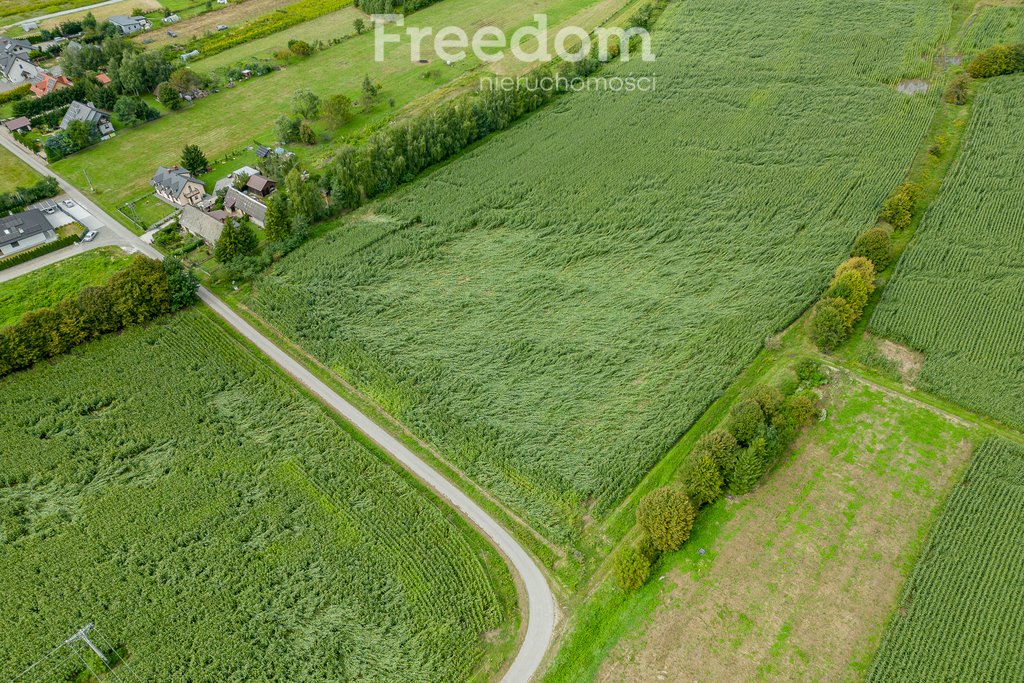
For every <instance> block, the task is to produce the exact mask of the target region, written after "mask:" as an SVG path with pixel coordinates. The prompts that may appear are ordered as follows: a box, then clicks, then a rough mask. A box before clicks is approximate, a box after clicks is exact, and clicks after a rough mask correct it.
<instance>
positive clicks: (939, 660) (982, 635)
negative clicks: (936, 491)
mask: <svg viewBox="0 0 1024 683" xmlns="http://www.w3.org/2000/svg"><path fill="white" fill-rule="evenodd" d="M1022 547H1024V446H1021V445H1019V444H1014V443H1011V442H1009V441H1005V440H1002V439H992V440H990V441H986V442H985V443H984V444H982V446H981V448H979V449H978V452H977V454H976V455H975V456H974V458H973V459H972V462H971V466H970V469H968V470H967V473H966V474H965V475H964V478H963V481H962V482H961V483H960V485H959V486H957V487H956V489H955V490H954V491H953V495H952V496H951V497H950V499H949V502H948V503H947V504H946V508H945V509H944V510H943V512H942V517H941V518H940V519H939V521H938V523H937V524H936V527H935V530H934V531H933V532H932V534H931V535H930V536H929V538H928V544H927V546H926V547H925V551H924V554H923V556H922V557H921V559H920V560H919V561H918V562H917V564H916V565H915V566H914V571H913V574H912V575H911V577H910V581H909V582H908V583H907V585H906V587H905V588H904V590H903V595H902V597H901V599H900V609H899V610H898V612H897V613H896V614H895V615H894V617H893V620H892V623H891V624H890V625H889V628H888V629H887V630H886V633H885V637H884V639H883V641H882V647H881V648H880V649H879V651H878V654H877V656H876V658H875V661H874V663H873V665H872V667H871V671H870V673H869V675H868V677H867V680H868V681H871V682H872V683H874V682H878V683H883V682H888V681H953V680H958V681H1020V680H1024V649H1022V648H1021V647H1020V640H1021V638H1020V635H1021V629H1022V628H1024V618H1022V616H1021V611H1020V609H1019V606H1020V605H1021V604H1024V563H1022V562H1021V555H1020V551H1021V548H1022Z"/></svg>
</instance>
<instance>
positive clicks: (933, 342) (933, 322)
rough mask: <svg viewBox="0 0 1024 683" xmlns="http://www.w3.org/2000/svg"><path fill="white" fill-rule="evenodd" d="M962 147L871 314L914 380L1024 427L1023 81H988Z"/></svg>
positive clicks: (880, 332)
mask: <svg viewBox="0 0 1024 683" xmlns="http://www.w3.org/2000/svg"><path fill="white" fill-rule="evenodd" d="M975 107H976V109H975V111H974V112H973V114H972V117H973V118H972V122H971V124H970V128H969V130H968V131H967V133H966V138H965V142H964V147H963V151H962V152H961V156H960V158H959V159H958V160H957V163H956V165H955V167H954V168H953V169H952V170H951V171H950V174H949V176H948V177H947V179H946V181H945V183H944V184H943V186H942V189H941V191H940V193H939V197H938V199H937V200H936V202H935V203H934V204H933V205H932V207H931V209H930V210H929V212H928V213H927V214H926V215H925V217H924V220H923V222H922V225H921V228H920V233H919V236H918V237H917V239H916V240H915V242H914V244H913V245H912V246H911V247H910V248H909V249H908V250H907V251H906V253H905V255H904V257H903V259H902V260H901V261H900V263H899V265H898V266H897V270H896V274H895V276H894V277H893V282H892V283H891V284H890V285H889V286H888V287H887V288H886V290H885V294H884V295H883V297H882V301H881V304H880V305H879V307H878V309H877V310H876V312H875V315H874V317H873V318H872V321H871V327H872V329H873V331H875V332H876V333H878V334H880V335H883V336H886V337H889V338H891V339H894V340H896V341H899V342H902V343H905V344H907V345H909V346H911V347H913V348H914V349H917V350H919V351H922V352H924V354H925V358H926V360H925V364H924V369H923V370H922V372H921V375H920V377H919V379H918V383H919V384H920V385H921V386H922V387H924V388H927V389H928V390H931V391H934V392H936V393H939V394H943V395H945V396H948V397H950V398H952V399H954V400H956V401H959V402H961V403H963V404H964V405H966V406H968V407H970V408H972V409H975V410H979V411H982V412H985V413H988V414H990V415H992V416H994V417H997V418H999V419H1001V420H1004V421H1006V422H1009V423H1012V424H1014V425H1016V426H1018V427H1021V426H1024V307H1022V306H1021V302H1020V297H1021V292H1022V291H1024V119H1022V117H1021V111H1022V110H1024V78H1021V77H1007V78H1001V79H999V80H997V81H993V82H991V83H989V84H987V87H986V90H985V91H984V92H983V93H982V95H981V97H980V98H979V100H978V102H977V103H976V104H975Z"/></svg>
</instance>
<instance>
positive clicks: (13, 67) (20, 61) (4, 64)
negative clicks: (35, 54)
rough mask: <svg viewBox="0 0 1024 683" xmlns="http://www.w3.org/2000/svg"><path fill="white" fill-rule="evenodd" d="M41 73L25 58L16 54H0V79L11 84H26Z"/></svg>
mask: <svg viewBox="0 0 1024 683" xmlns="http://www.w3.org/2000/svg"><path fill="white" fill-rule="evenodd" d="M42 73H43V70H42V69H40V68H39V67H38V66H36V65H35V64H33V63H32V62H30V61H28V59H27V58H26V57H20V56H18V55H16V54H6V53H0V78H2V79H3V80H5V81H9V82H11V83H18V84H21V83H26V82H30V81H32V80H33V79H34V78H36V77H38V76H39V75H40V74H42Z"/></svg>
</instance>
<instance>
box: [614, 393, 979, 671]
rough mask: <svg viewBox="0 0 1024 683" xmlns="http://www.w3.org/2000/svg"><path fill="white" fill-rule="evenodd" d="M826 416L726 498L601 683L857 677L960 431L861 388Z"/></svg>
mask: <svg viewBox="0 0 1024 683" xmlns="http://www.w3.org/2000/svg"><path fill="white" fill-rule="evenodd" d="M829 413H830V415H829V417H828V419H827V420H826V421H825V422H823V423H821V424H819V425H818V426H816V427H814V428H813V429H812V430H811V431H810V432H809V433H808V434H806V435H805V436H804V437H802V439H801V441H800V442H799V444H798V445H797V448H796V450H795V455H794V456H793V457H792V458H791V459H789V460H788V461H787V462H786V463H784V464H783V465H782V466H781V467H780V468H779V469H778V470H777V471H775V472H774V473H772V474H771V475H769V477H768V479H767V480H766V481H765V483H763V484H762V485H761V487H760V488H759V489H758V490H757V491H755V492H754V493H752V494H750V495H748V496H745V497H744V498H743V499H741V500H738V501H735V502H733V503H730V505H735V506H737V509H736V512H735V514H734V515H733V516H732V518H731V519H730V520H729V521H728V522H726V524H725V527H724V528H723V529H722V533H721V534H720V535H719V537H718V539H719V540H716V541H715V543H714V545H716V546H717V547H709V548H708V550H709V552H711V553H713V554H714V559H713V561H712V564H711V565H710V567H707V568H705V569H703V570H701V571H698V572H696V573H695V574H689V573H687V574H682V573H680V572H679V571H678V570H675V571H673V572H672V573H670V574H669V576H667V577H666V578H665V580H666V581H671V582H672V584H673V585H674V588H673V589H672V590H671V592H669V593H667V598H666V599H665V600H664V601H663V603H662V605H661V606H660V607H659V608H658V609H657V610H656V611H655V613H654V615H653V617H652V618H651V620H650V622H649V623H648V624H647V626H646V627H645V630H644V632H643V633H641V634H638V635H637V637H635V638H630V639H624V640H623V641H622V642H620V643H619V645H618V646H617V647H616V648H615V650H613V652H612V655H611V657H609V659H608V660H607V661H606V662H605V664H604V666H603V668H602V670H601V673H600V676H599V679H600V680H602V681H616V682H618V681H658V680H669V681H716V682H717V681H750V680H784V681H805V680H806V681H840V680H855V679H859V678H861V677H862V674H863V671H864V669H865V668H866V666H867V665H868V663H869V662H870V657H871V656H872V654H873V653H874V650H875V648H876V647H877V644H878V641H879V638H880V637H881V633H882V629H883V627H884V625H885V623H886V620H887V619H888V617H889V615H890V614H891V613H892V610H893V609H895V605H896V600H897V596H898V594H899V590H900V587H901V586H902V584H903V582H904V580H905V578H906V575H907V573H908V572H909V570H910V567H911V566H912V564H913V560H914V557H915V555H916V554H917V552H918V551H919V548H920V546H921V543H922V541H923V539H924V536H925V534H926V532H927V528H928V527H929V526H930V523H931V520H932V518H933V517H934V515H935V513H936V510H937V508H938V507H939V506H940V505H941V503H942V501H943V500H944V499H945V497H946V494H947V492H948V490H949V488H950V486H951V485H952V483H953V481H954V479H955V477H956V475H957V473H958V472H959V471H960V470H961V468H962V466H963V465H964V463H965V462H966V460H967V457H968V456H969V453H970V442H969V441H968V440H967V438H968V436H969V432H968V430H967V429H966V428H965V427H963V426H962V425H960V424H958V423H957V422H954V421H952V420H949V419H947V418H946V417H944V416H942V415H938V414H936V413H934V412H931V411H930V410H929V409H927V408H924V407H922V406H919V405H916V404H912V403H908V402H905V401H903V400H901V399H899V398H897V397H894V396H892V395H888V394H887V393H884V392H882V391H880V390H878V389H874V388H868V387H866V386H863V385H860V384H847V385H845V386H843V387H842V388H841V389H840V390H839V396H838V398H837V401H836V403H835V404H834V405H833V407H832V408H830V409H829ZM689 550H690V551H691V552H695V551H696V549H689ZM685 551H686V550H684V552H685Z"/></svg>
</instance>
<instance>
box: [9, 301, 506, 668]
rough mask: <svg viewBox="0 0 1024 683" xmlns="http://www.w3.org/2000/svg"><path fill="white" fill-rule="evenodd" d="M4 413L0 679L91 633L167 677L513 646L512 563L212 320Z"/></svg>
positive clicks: (184, 319)
mask: <svg viewBox="0 0 1024 683" xmlns="http://www.w3.org/2000/svg"><path fill="white" fill-rule="evenodd" d="M140 369H141V370H140ZM0 409H3V411H4V413H5V415H7V420H6V424H5V428H4V430H3V433H2V434H0V482H2V488H0V583H2V585H3V586H4V590H3V591H2V592H0V618H2V619H3V621H4V623H5V624H6V625H5V627H4V628H3V629H0V648H2V650H3V652H4V656H3V657H2V658H0V676H4V677H5V678H10V677H12V676H15V674H17V673H19V672H21V671H22V670H23V669H25V668H26V667H27V666H29V665H30V664H32V663H33V662H35V661H37V660H38V659H41V658H43V656H44V655H46V654H47V653H49V652H51V651H52V650H53V649H54V648H55V647H56V646H57V645H59V644H60V643H61V642H62V641H63V639H64V638H66V637H68V636H69V635H70V633H71V632H72V631H73V630H74V629H75V628H78V627H80V626H82V625H84V624H85V623H87V622H93V623H95V624H96V626H97V627H98V628H99V629H100V630H101V631H102V632H103V634H104V635H105V636H106V638H107V639H108V640H109V641H110V644H111V646H113V647H117V648H118V649H119V651H120V652H121V653H122V655H124V656H126V657H127V661H128V665H129V667H130V669H131V671H132V672H133V673H134V678H138V679H139V680H152V681H171V680H182V681H184V680H207V681H227V680H289V681H323V680H375V681H408V680H422V681H458V682H461V681H466V680H475V679H477V678H479V680H486V679H488V678H489V676H490V675H491V674H493V671H490V670H486V671H481V670H480V668H479V667H480V665H481V663H482V662H484V661H486V662H488V663H489V664H494V661H493V652H494V651H495V650H498V651H500V653H501V654H502V655H506V654H508V652H509V649H510V648H511V647H512V645H513V641H514V625H513V624H514V622H515V621H516V620H515V614H516V608H515V590H514V588H513V586H512V583H511V577H510V576H509V574H508V573H507V570H506V569H505V566H504V564H503V563H502V561H501V560H500V558H499V557H498V556H497V554H496V553H495V552H493V551H492V550H491V549H490V547H489V546H487V545H486V544H485V543H484V541H483V540H482V539H481V538H480V537H479V536H477V535H476V533H475V532H474V531H472V530H471V529H470V528H469V527H468V525H467V524H465V523H464V522H462V521H461V520H460V519H459V518H458V517H457V515H456V513H455V512H454V511H452V510H451V509H450V508H448V507H447V506H445V505H444V504H442V503H441V502H439V501H437V500H436V499H434V498H433V497H432V496H430V495H428V494H427V493H425V492H424V490H423V489H422V488H421V487H420V486H419V485H418V484H416V483H414V482H413V481H412V480H411V478H410V477H409V476H408V475H406V474H405V473H404V472H403V471H401V469H400V468H398V467H397V466H396V465H395V464H394V463H392V462H391V461H390V460H389V459H388V458H386V457H385V456H383V455H382V454H380V453H379V452H378V451H377V450H376V449H375V448H374V447H372V446H370V445H369V444H368V443H367V442H366V441H364V440H363V439H362V438H361V437H358V436H357V435H355V433H354V432H353V431H351V429H350V428H349V427H347V426H346V425H345V424H344V423H342V422H341V421H340V420H338V419H336V418H335V417H334V416H333V415H332V414H329V413H328V412H327V411H326V409H324V408H323V407H322V406H321V405H320V404H319V403H318V402H315V401H314V400H312V399H311V398H310V397H308V396H307V395H306V394H304V393H302V392H301V391H300V390H299V389H298V388H297V387H296V386H295V385H294V384H292V383H291V382H290V381H286V380H285V379H283V378H282V376H280V375H278V374H276V372H275V371H273V370H271V369H270V368H269V366H268V364H267V362H266V360H265V359H264V358H263V357H262V356H257V355H254V352H253V351H250V350H249V347H247V346H244V345H243V344H242V343H241V342H240V341H238V340H237V339H236V338H235V337H234V336H232V335H230V334H228V333H227V332H226V331H225V330H224V328H222V327H221V323H220V322H219V321H216V322H215V321H214V320H213V319H212V314H211V313H208V312H205V311H203V310H199V311H187V312H183V313H181V314H178V315H176V316H174V317H172V318H168V319H164V320H163V321H161V322H160V323H158V324H153V325H150V326H147V327H145V328H134V329H131V330H128V331H126V332H124V333H123V334H121V335H116V336H110V337H107V338H105V339H103V340H100V341H98V342H95V343H91V344H88V345H86V346H83V347H80V348H78V349H76V350H75V351H74V352H73V353H71V354H68V355H66V356H64V357H62V358H60V359H58V360H56V361H54V362H51V363H45V364H42V365H40V366H37V367H36V368H34V369H32V370H30V371H26V372H21V373H17V374H15V375H11V376H9V377H6V378H4V379H3V380H0ZM485 634H487V638H486V639H485V638H484V635H485ZM67 654H68V653H67V652H66V651H65V652H64V654H63V655H62V656H61V657H60V658H56V657H55V658H53V659H52V660H50V659H48V660H46V661H45V664H44V666H43V667H42V668H38V669H36V670H35V671H36V679H35V680H47V681H50V680H72V679H73V676H74V675H75V672H76V671H77V668H76V667H81V664H80V663H78V662H77V661H69V660H67V659H66V655H67ZM494 665H495V666H500V663H499V664H494ZM125 673H126V672H124V671H122V675H125ZM118 678H120V676H119V677H118ZM111 680H114V679H111Z"/></svg>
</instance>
